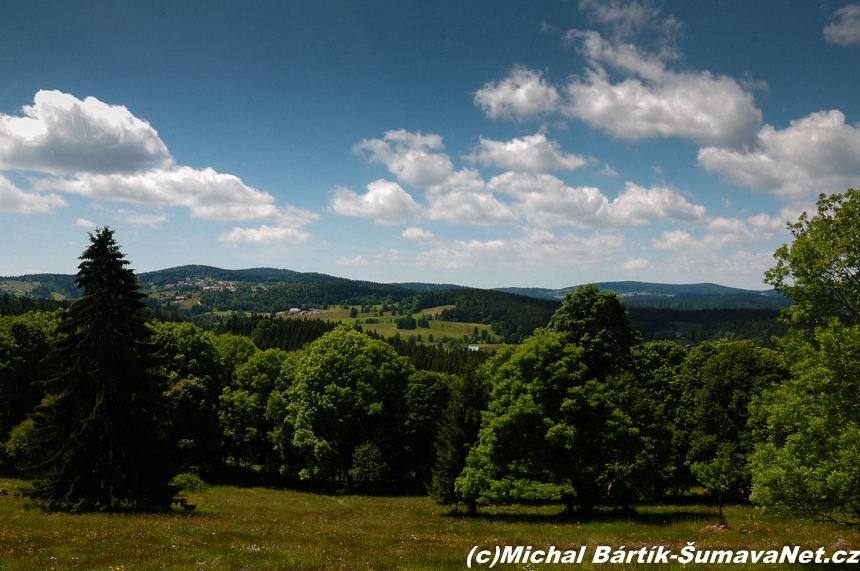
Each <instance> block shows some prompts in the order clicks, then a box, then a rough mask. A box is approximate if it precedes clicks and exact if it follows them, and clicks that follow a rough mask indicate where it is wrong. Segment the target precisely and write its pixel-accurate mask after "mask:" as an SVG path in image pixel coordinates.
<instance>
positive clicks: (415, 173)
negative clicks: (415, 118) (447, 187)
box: [353, 129, 453, 186]
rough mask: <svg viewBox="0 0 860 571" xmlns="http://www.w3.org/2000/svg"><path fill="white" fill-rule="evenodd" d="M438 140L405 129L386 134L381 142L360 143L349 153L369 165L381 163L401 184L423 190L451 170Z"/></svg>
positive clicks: (430, 135) (364, 141)
mask: <svg viewBox="0 0 860 571" xmlns="http://www.w3.org/2000/svg"><path fill="white" fill-rule="evenodd" d="M444 148H445V147H444V145H442V137H440V136H439V135H434V134H427V135H422V134H421V133H420V132H419V133H410V132H408V131H406V130H405V129H399V130H396V131H386V133H385V135H384V137H383V138H382V139H364V140H363V141H361V142H360V143H356V144H355V146H354V147H353V151H354V152H355V153H357V154H360V155H362V156H364V158H365V159H366V160H367V161H368V162H370V163H381V164H384V165H385V166H386V167H388V170H389V171H391V173H392V174H393V175H394V176H396V177H397V179H398V180H399V181H401V182H405V183H406V184H409V185H412V186H427V185H431V184H437V183H439V182H441V181H443V180H445V179H446V178H447V177H448V176H449V175H450V173H451V172H452V170H453V166H452V165H451V159H449V158H448V155H446V154H445V153H437V152H434V151H441V150H442V149H444Z"/></svg>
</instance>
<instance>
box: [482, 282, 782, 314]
mask: <svg viewBox="0 0 860 571" xmlns="http://www.w3.org/2000/svg"><path fill="white" fill-rule="evenodd" d="M595 285H597V287H598V288H600V289H601V290H609V291H614V292H615V293H617V294H618V295H619V297H621V299H623V300H624V303H626V304H627V305H628V306H630V307H654V308H661V309H685V310H698V309H781V308H783V307H788V306H789V305H791V301H790V300H788V299H787V298H785V297H783V296H782V295H780V294H778V293H776V292H775V291H773V290H762V291H756V290H745V289H739V288H733V287H727V286H721V285H717V284H712V283H704V284H655V283H647V282H635V281H623V282H600V283H597V284H595ZM575 289H576V286H573V287H567V288H562V289H546V288H516V287H510V288H496V291H504V292H507V293H516V294H520V295H528V296H531V297H537V298H540V299H553V300H559V301H561V300H563V299H564V296H565V295H566V294H567V293H568V292H571V291H573V290H575Z"/></svg>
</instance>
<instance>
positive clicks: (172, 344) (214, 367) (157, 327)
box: [150, 322, 229, 396]
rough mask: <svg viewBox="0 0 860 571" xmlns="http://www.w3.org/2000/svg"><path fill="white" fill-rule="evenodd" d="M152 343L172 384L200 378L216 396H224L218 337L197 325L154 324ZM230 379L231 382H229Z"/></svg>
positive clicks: (163, 370) (152, 326)
mask: <svg viewBox="0 0 860 571" xmlns="http://www.w3.org/2000/svg"><path fill="white" fill-rule="evenodd" d="M150 327H151V328H152V331H153V334H152V343H153V345H155V346H156V347H157V351H156V356H157V357H158V359H159V360H160V364H161V366H162V368H163V369H162V374H164V375H165V376H166V377H168V379H170V381H171V383H173V382H176V381H177V380H179V379H190V378H197V379H200V380H201V381H203V383H204V384H205V385H206V386H207V387H209V390H210V391H211V392H213V393H214V394H215V395H216V396H217V395H218V394H220V392H221V388H222V382H221V379H220V375H221V374H222V371H223V365H222V357H221V353H220V351H219V349H218V346H217V345H216V344H215V336H214V335H212V334H211V333H209V332H208V331H204V330H203V329H201V328H199V327H197V326H196V325H194V324H193V323H187V322H186V323H152V324H150ZM227 380H229V379H227Z"/></svg>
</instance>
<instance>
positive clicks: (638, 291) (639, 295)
mask: <svg viewBox="0 0 860 571" xmlns="http://www.w3.org/2000/svg"><path fill="white" fill-rule="evenodd" d="M187 278H199V279H208V280H216V281H224V282H248V283H251V284H264V285H266V284H288V285H324V284H337V285H340V286H350V285H355V286H356V287H361V288H366V287H371V288H374V289H377V288H379V287H385V288H393V289H403V290H411V291H418V292H430V291H448V290H456V289H469V288H467V287H466V286H461V285H456V284H433V283H423V282H403V283H391V284H382V283H378V282H370V281H363V280H351V279H348V278H340V277H336V276H331V275H328V274H320V273H316V272H296V271H293V270H286V269H278V268H247V269H240V270H227V269H223V268H218V267H215V266H205V265H197V264H192V265H185V266H177V267H174V268H166V269H163V270H156V271H151V272H140V273H138V280H139V281H140V283H141V284H153V285H158V286H164V285H167V284H171V283H177V282H179V281H184V280H186V279H187ZM2 280H7V281H13V280H14V281H22V282H40V283H42V286H40V287H39V288H37V289H34V290H33V291H32V293H31V295H34V296H38V297H50V293H51V292H52V291H55V292H58V293H61V294H63V295H64V296H65V297H67V298H71V299H74V298H76V297H78V296H77V295H76V294H77V292H76V291H75V288H74V276H73V275H68V274H32V275H24V276H16V277H0V281H2ZM595 285H597V287H599V288H600V289H601V290H610V291H614V292H616V293H617V294H618V295H619V296H620V297H621V298H622V299H623V300H624V301H625V303H627V304H628V305H630V306H632V307H656V308H664V309H778V308H782V307H787V306H788V305H790V304H791V301H790V300H788V299H786V298H785V297H783V296H782V295H780V294H778V293H776V292H775V291H773V290H761V291H757V290H746V289H740V288H733V287H728V286H722V285H718V284H713V283H700V284H660V283H649V282H639V281H618V282H599V283H597V284H595ZM577 287H578V286H571V287H566V288H561V289H549V288H522V287H504V288H493V289H492V290H491V291H498V292H502V293H510V294H516V295H523V296H527V297H532V298H537V299H546V300H552V301H562V300H564V296H565V294H567V293H568V292H571V291H573V290H575V289H576V288H577Z"/></svg>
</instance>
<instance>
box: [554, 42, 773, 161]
mask: <svg viewBox="0 0 860 571" xmlns="http://www.w3.org/2000/svg"><path fill="white" fill-rule="evenodd" d="M568 37H570V38H571V39H573V40H576V41H578V43H579V45H580V48H579V49H580V51H581V53H582V54H583V55H584V56H585V58H586V59H587V60H588V62H589V65H590V68H589V70H588V71H587V72H586V74H585V76H584V77H583V78H575V79H573V81H571V82H570V83H569V84H568V85H567V95H568V98H566V100H565V102H564V104H563V106H562V112H563V113H564V114H566V115H568V116H571V117H576V118H578V119H581V120H582V121H585V122H586V123H588V124H589V125H591V126H593V127H596V128H598V129H601V130H603V131H606V132H607V133H608V134H610V135H611V136H613V137H615V138H617V139H621V140H626V141H638V140H643V139H649V138H654V137H681V138H685V139H689V140H691V141H693V142H695V143H698V144H703V145H718V146H728V147H737V148H742V147H744V146H749V145H752V144H754V143H755V134H756V130H757V129H758V127H759V125H760V124H761V121H762V115H761V111H760V110H759V109H758V108H756V106H755V104H754V100H753V96H752V94H750V93H749V92H748V91H746V90H744V89H743V88H742V87H741V85H740V84H738V82H737V81H735V80H734V79H732V78H730V77H727V76H714V75H713V74H711V73H710V72H708V71H701V72H676V71H673V70H670V69H668V68H667V66H666V63H665V61H664V59H663V58H662V57H661V56H660V55H656V54H649V53H647V52H644V51H642V50H640V49H639V48H637V47H636V46H634V45H632V44H623V43H613V42H609V41H606V40H605V39H603V38H602V37H601V36H600V34H598V33H597V32H594V31H585V32H581V31H576V30H572V31H571V32H568ZM609 70H613V71H616V72H620V73H622V74H624V75H626V76H627V77H626V78H625V79H623V80H622V81H620V82H613V80H612V79H611V78H610V74H609Z"/></svg>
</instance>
